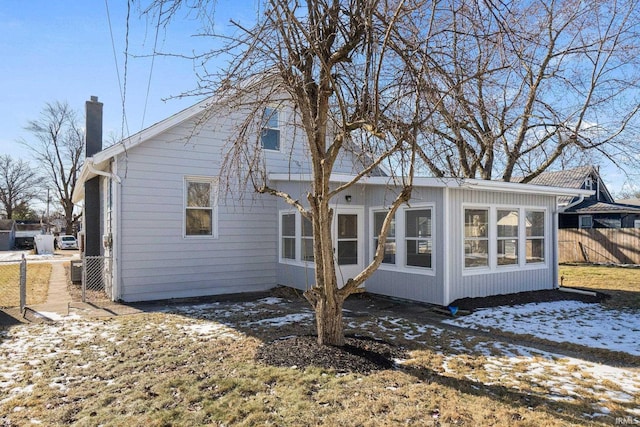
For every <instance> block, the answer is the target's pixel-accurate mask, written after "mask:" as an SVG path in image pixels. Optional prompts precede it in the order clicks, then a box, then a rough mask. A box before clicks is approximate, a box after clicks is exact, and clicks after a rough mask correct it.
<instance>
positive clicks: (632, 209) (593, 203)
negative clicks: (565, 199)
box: [563, 200, 640, 214]
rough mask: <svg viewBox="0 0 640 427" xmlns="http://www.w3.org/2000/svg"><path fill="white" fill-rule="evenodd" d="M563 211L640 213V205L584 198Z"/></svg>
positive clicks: (580, 212) (579, 212)
mask: <svg viewBox="0 0 640 427" xmlns="http://www.w3.org/2000/svg"><path fill="white" fill-rule="evenodd" d="M563 213H577V214H599V213H620V214H623V213H634V214H640V206H634V205H629V204H624V203H608V202H602V201H598V200H583V201H582V202H581V203H578V204H577V205H574V206H570V207H568V208H566V209H565V210H564V211H563Z"/></svg>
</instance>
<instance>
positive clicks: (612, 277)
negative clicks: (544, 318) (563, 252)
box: [560, 265, 640, 309]
mask: <svg viewBox="0 0 640 427" xmlns="http://www.w3.org/2000/svg"><path fill="white" fill-rule="evenodd" d="M560 277H562V278H563V280H562V283H563V284H564V286H570V287H577V288H583V289H591V290H595V291H601V292H604V293H606V294H609V295H610V296H611V298H610V299H608V300H607V301H605V302H604V304H605V305H606V306H609V307H611V308H622V307H626V308H633V309H640V269H637V268H623V267H608V266H590V265H561V266H560Z"/></svg>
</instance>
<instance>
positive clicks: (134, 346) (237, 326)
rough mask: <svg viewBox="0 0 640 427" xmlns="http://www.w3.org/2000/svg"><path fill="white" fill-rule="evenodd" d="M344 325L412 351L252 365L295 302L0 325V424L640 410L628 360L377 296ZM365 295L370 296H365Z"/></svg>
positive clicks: (590, 417)
mask: <svg viewBox="0 0 640 427" xmlns="http://www.w3.org/2000/svg"><path fill="white" fill-rule="evenodd" d="M360 301H362V304H364V305H366V307H371V310H359V311H347V312H346V314H345V316H346V317H345V319H346V322H347V325H348V332H351V333H359V334H365V335H369V336H375V337H377V338H380V339H384V340H386V341H389V342H394V343H396V344H398V345H402V346H404V347H405V348H406V349H407V350H408V354H407V357H406V359H404V360H399V361H397V362H398V366H397V368H395V369H390V370H383V371H377V372H374V373H370V374H366V375H365V374H353V373H347V372H339V371H336V370H333V369H320V368H316V367H308V368H300V367H297V366H295V365H294V366H289V367H273V366H267V365H264V364H261V363H258V362H256V361H255V358H254V357H255V354H256V351H257V349H258V348H259V347H260V346H261V345H262V344H263V343H265V342H268V341H270V340H273V339H276V338H280V337H285V336H289V335H292V334H306V333H311V332H312V330H313V315H312V313H311V311H310V310H309V309H308V308H307V306H306V305H305V304H304V302H302V301H301V300H299V299H297V300H296V299H293V298H292V299H288V298H286V297H280V298H275V297H271V298H265V299H261V300H257V301H240V302H214V303H203V304H195V305H172V306H169V307H165V308H163V306H158V310H159V311H156V312H147V313H144V314H137V315H131V316H121V317H115V318H109V319H96V320H91V319H83V318H80V317H79V316H77V315H76V316H70V317H67V318H65V319H64V320H63V321H61V322H57V323H55V324H32V325H20V326H16V327H12V328H10V329H5V330H0V424H2V425H25V424H42V425H66V424H75V425H147V426H162V425H189V426H191V425H277V426H288V425H292V426H305V425H341V426H352V425H353V426H356V425H359V426H385V425H388V426H393V425H416V426H429V425H433V426H436V425H442V426H445V425H462V426H484V425H510V426H539V425H545V426H560V425H614V424H615V423H616V420H618V421H619V420H633V419H637V418H638V417H640V410H639V408H640V400H639V399H640V398H639V397H638V396H639V395H640V378H639V377H638V373H637V371H636V370H633V369H625V368H620V367H615V366H607V365H602V364H594V363H590V362H587V361H585V360H581V359H579V358H576V357H567V356H564V355H562V354H560V353H554V352H549V351H542V350H537V349H534V348H531V347H525V346H522V345H515V344H511V343H508V342H501V341H496V340H494V339H487V338H486V336H483V335H481V334H476V333H475V332H474V331H472V330H464V329H458V328H452V327H447V326H446V325H442V324H440V323H439V319H440V318H438V317H435V318H434V317H431V318H430V319H429V318H426V317H425V314H424V313H410V312H404V311H403V312H401V311H399V310H391V309H386V308H384V307H382V308H381V307H380V306H375V316H374V315H371V313H374V304H376V302H375V301H373V300H372V301H368V300H367V299H364V298H363V299H362V300H360ZM367 304H369V305H367Z"/></svg>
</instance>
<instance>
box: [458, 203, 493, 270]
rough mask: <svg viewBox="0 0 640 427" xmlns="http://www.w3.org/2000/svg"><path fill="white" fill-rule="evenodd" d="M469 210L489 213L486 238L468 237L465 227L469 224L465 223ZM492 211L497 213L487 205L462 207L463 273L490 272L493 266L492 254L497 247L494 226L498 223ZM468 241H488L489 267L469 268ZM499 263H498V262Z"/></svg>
mask: <svg viewBox="0 0 640 427" xmlns="http://www.w3.org/2000/svg"><path fill="white" fill-rule="evenodd" d="M467 210H482V211H487V232H486V237H467V235H466V233H465V227H466V226H467V223H466V222H465V211H467ZM492 211H495V209H493V210H492V209H491V207H490V206H487V205H464V206H462V216H461V218H462V263H461V264H460V265H461V266H462V268H463V271H470V272H474V273H475V272H482V271H490V270H491V267H492V264H491V260H492V254H493V253H494V252H495V251H496V247H495V243H494V242H493V240H494V239H492V238H491V235H492V233H494V234H495V233H496V232H495V231H494V228H495V227H494V226H493V224H494V223H495V222H496V221H494V220H493V219H492V216H491V215H492ZM467 240H471V241H485V240H486V241H487V265H480V266H473V267H467V266H466V243H467ZM493 258H496V256H494V257H493ZM496 263H497V261H496Z"/></svg>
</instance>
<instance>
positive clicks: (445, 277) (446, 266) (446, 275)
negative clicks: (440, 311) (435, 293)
mask: <svg viewBox="0 0 640 427" xmlns="http://www.w3.org/2000/svg"><path fill="white" fill-rule="evenodd" d="M449 191H450V190H449V187H445V188H444V191H443V193H442V199H443V200H442V218H443V221H444V227H443V228H444V231H443V233H442V236H438V238H440V239H442V270H443V272H442V284H443V292H442V299H443V304H442V305H443V306H447V305H449V303H450V302H451V301H450V300H449V299H450V298H451V288H450V286H451V272H450V268H452V265H451V260H452V259H453V257H451V255H450V253H449V238H450V236H451V234H452V233H451V228H450V227H451V221H450V220H449V199H450V197H449V196H450V195H449Z"/></svg>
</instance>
